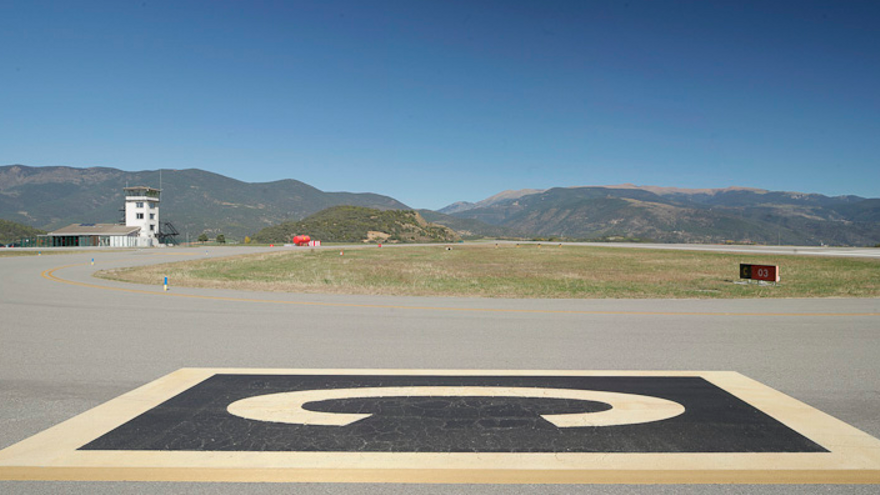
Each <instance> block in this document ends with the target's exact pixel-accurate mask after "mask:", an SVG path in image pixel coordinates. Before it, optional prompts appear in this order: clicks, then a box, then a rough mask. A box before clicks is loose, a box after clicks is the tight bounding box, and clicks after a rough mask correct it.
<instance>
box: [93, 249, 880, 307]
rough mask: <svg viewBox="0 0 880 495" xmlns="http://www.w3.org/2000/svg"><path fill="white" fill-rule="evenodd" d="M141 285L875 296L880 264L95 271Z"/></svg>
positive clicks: (643, 255) (423, 255)
mask: <svg viewBox="0 0 880 495" xmlns="http://www.w3.org/2000/svg"><path fill="white" fill-rule="evenodd" d="M740 262H746V263H760V264H778V265H780V266H781V274H782V283H781V284H780V285H778V286H759V285H751V286H745V285H739V284H737V283H735V282H736V281H738V273H739V272H738V268H739V263H740ZM99 276H101V277H105V278H110V279H114V280H122V281H129V282H136V283H142V284H160V283H161V282H162V280H163V279H164V277H166V276H167V277H169V279H170V280H171V281H172V284H173V285H177V286H189V287H206V288H231V289H240V290H258V291H283V292H304V293H331V294H383V295H422V296H477V297H512V298H742V297H878V296H880V261H878V260H872V259H837V258H819V257H806V256H765V255H741V254H724V253H709V252H702V253H701V252H682V251H666V250H642V249H621V248H614V247H584V246H567V245H566V246H561V247H559V246H557V245H544V246H541V247H537V246H535V245H522V246H521V247H514V246H509V245H504V246H503V247H501V248H498V249H495V248H494V247H493V246H491V245H466V246H456V247H455V249H453V250H451V251H448V250H446V249H445V248H444V247H443V246H430V247H399V248H393V249H392V248H382V249H379V248H364V249H356V250H347V251H346V253H345V256H339V252H338V251H335V250H307V249H301V250H293V251H283V252H273V253H264V254H254V255H242V256H235V257H228V258H221V259H210V260H198V261H186V262H181V263H173V264H165V265H154V266H148V267H138V268H130V269H124V270H113V271H105V272H100V274H99Z"/></svg>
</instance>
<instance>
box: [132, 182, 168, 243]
mask: <svg viewBox="0 0 880 495" xmlns="http://www.w3.org/2000/svg"><path fill="white" fill-rule="evenodd" d="M124 191H125V225H126V226H128V227H140V228H141V230H140V233H139V234H138V238H137V245H138V247H150V246H157V245H158V244H159V240H158V237H157V235H158V234H159V194H160V193H161V192H162V191H161V189H154V188H152V187H146V186H134V187H126V188H124Z"/></svg>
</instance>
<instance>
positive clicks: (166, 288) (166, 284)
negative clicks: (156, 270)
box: [165, 277, 168, 292]
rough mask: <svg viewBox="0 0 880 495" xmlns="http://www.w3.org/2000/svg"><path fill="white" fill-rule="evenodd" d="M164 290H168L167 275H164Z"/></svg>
mask: <svg viewBox="0 0 880 495" xmlns="http://www.w3.org/2000/svg"><path fill="white" fill-rule="evenodd" d="M165 292H168V277H165Z"/></svg>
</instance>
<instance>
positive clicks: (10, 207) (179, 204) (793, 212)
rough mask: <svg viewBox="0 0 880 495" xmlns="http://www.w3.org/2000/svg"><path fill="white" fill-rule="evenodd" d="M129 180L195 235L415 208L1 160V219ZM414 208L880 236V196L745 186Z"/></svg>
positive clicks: (383, 199) (465, 214) (652, 229)
mask: <svg viewBox="0 0 880 495" xmlns="http://www.w3.org/2000/svg"><path fill="white" fill-rule="evenodd" d="M160 176H161V178H160ZM128 185H131V186H136V185H145V186H151V187H161V189H162V203H161V215H160V219H161V220H162V221H171V222H172V223H173V224H174V225H175V227H176V228H177V229H178V230H179V231H180V232H181V233H183V234H184V235H186V234H189V235H190V236H191V238H193V239H194V238H195V237H196V236H197V235H198V234H200V233H202V232H206V233H208V234H209V235H211V236H213V235H216V234H221V233H222V234H224V235H225V236H227V237H228V238H233V239H235V238H237V239H243V238H244V237H245V236H253V235H254V234H255V233H257V232H258V231H260V230H262V229H263V228H265V227H270V226H275V225H279V224H281V223H284V222H291V221H298V220H302V219H304V218H305V217H308V216H310V215H312V214H314V213H317V212H319V211H321V210H324V209H326V208H329V207H332V206H341V205H349V206H360V207H366V208H375V209H379V210H402V209H410V208H409V207H408V206H407V205H405V204H403V203H401V202H400V201H397V200H395V199H394V198H391V197H388V196H382V195H379V194H373V193H348V192H325V191H321V190H319V189H316V188H314V187H312V186H310V185H308V184H305V183H303V182H299V181H296V180H292V179H287V180H280V181H275V182H266V183H248V182H242V181H238V180H235V179H231V178H229V177H224V176H222V175H218V174H215V173H211V172H206V171H203V170H198V169H185V170H171V169H163V170H161V171H158V170H153V171H140V172H126V171H122V170H117V169H113V168H100V167H96V168H85V169H83V168H71V167H27V166H24V165H8V166H2V167H0V219H4V220H11V221H15V222H18V223H21V224H25V225H29V226H31V227H35V228H39V229H44V230H53V229H57V228H60V227H63V226H66V225H69V224H71V223H80V222H90V223H116V222H118V221H119V219H120V217H121V215H120V212H119V210H120V208H122V206H123V203H124V196H123V191H122V188H123V187H125V186H128ZM419 213H420V215H421V216H422V217H424V219H425V220H427V221H428V222H432V223H436V224H440V225H444V226H447V227H449V228H451V229H453V230H455V231H457V232H458V233H459V234H461V235H462V236H463V237H466V238H473V237H482V236H486V237H523V238H533V237H539V238H566V239H579V240H619V239H643V240H653V241H658V242H700V243H718V242H743V243H746V242H754V243H768V244H776V243H782V244H799V245H818V244H828V245H858V246H863V245H872V246H873V245H876V244H878V243H880V199H866V198H862V197H858V196H835V197H829V196H824V195H821V194H806V193H798V192H782V191H768V190H764V189H754V188H743V187H731V188H725V189H682V188H674V187H655V186H636V185H633V184H621V185H615V186H585V187H558V188H552V189H523V190H516V191H504V192H501V193H499V194H496V195H494V196H491V197H489V198H486V199H484V200H482V201H478V202H475V203H471V202H463V201H460V202H456V203H453V204H451V205H449V206H447V207H445V208H442V209H440V210H438V211H436V212H434V211H430V210H419Z"/></svg>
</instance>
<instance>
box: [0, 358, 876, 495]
mask: <svg viewBox="0 0 880 495" xmlns="http://www.w3.org/2000/svg"><path fill="white" fill-rule="evenodd" d="M218 373H224V374H278V375H281V374H312V375H326V374H335V375H338V374H351V375H354V374H371V375H380V374H384V375H397V374H405V375H466V376H490V375H494V376H499V375H507V376H510V375H529V376H691V377H702V378H704V379H706V380H708V381H709V382H711V383H713V384H714V385H716V386H718V387H720V388H722V389H724V390H726V391H727V392H729V393H731V394H733V395H735V396H737V397H739V398H740V399H742V400H744V401H745V402H748V403H749V404H751V405H752V406H754V407H756V408H757V409H760V410H761V411H763V412H764V413H766V414H768V415H770V416H772V417H773V418H775V419H776V420H778V421H780V422H782V423H784V424H785V425H786V426H788V427H789V428H792V429H793V430H795V431H797V432H799V433H800V434H802V435H804V436H806V437H808V438H810V439H811V440H812V441H814V442H816V443H818V444H820V445H821V446H823V447H824V448H826V449H827V450H829V451H830V452H828V453H784V454H778V453H771V454H768V453H761V454H750V453H734V454H731V453H712V454H693V453H670V454H666V453H660V454H656V453H650V454H646V453H637V454H632V453H611V454H607V453H563V454H546V453H541V454H521V453H518V454H508V453H490V454H485V453H479V454H475V453H451V454H450V453H350V452H345V453H326V452H158V451H148V452H143V451H141V452H135V451H78V450H76V449H77V448H79V447H81V446H82V445H84V444H86V443H88V442H90V441H92V440H94V439H95V438H97V437H99V436H101V435H103V434H104V433H106V432H107V431H110V430H112V429H114V428H116V427H118V426H120V425H122V424H124V423H126V422H127V421H129V420H130V419H132V418H133V417H135V416H138V415H140V414H142V413H144V412H146V411H148V410H150V409H152V408H153V407H156V406H157V405H159V404H161V403H162V402H164V401H166V400H167V399H169V398H171V397H173V396H175V395H177V394H179V393H181V392H183V391H185V390H187V389H189V388H191V387H193V386H194V385H196V384H198V383H200V382H202V381H203V380H205V379H207V378H209V377H211V376H212V375H214V374H218ZM0 480H81V481H89V480H94V481H99V480H101V481H115V480H131V481H253V482H271V481H278V482H291V481H296V482H403V483H880V440H878V439H876V438H874V437H872V436H870V435H868V434H866V433H864V432H862V431H859V430H857V429H856V428H854V427H852V426H850V425H848V424H846V423H843V422H842V421H839V420H837V419H835V418H833V417H831V416H829V415H827V414H825V413H822V412H820V411H818V410H816V409H814V408H812V407H810V406H808V405H806V404H804V403H802V402H800V401H797V400H795V399H793V398H791V397H789V396H787V395H785V394H782V393H781V392H778V391H776V390H773V389H771V388H769V387H767V386H765V385H762V384H760V383H758V382H756V381H754V380H751V379H749V378H746V377H745V376H743V375H741V374H739V373H735V372H726V371H546V370H545V371H519V370H517V371H510V370H507V371H497V370H479V371H475V370H314V369H307V370H298V369H234V368H218V369H201V368H184V369H180V370H178V371H175V372H173V373H171V374H169V375H166V376H164V377H162V378H160V379H158V380H156V381H153V382H151V383H148V384H147V385H144V386H142V387H140V388H138V389H136V390H134V391H131V392H129V393H126V394H124V395H122V396H120V397H117V398H116V399H113V400H111V401H109V402H107V403H105V404H102V405H100V406H98V407H96V408H94V409H92V410H90V411H88V412H85V413H83V414H81V415H79V416H76V417H74V418H72V419H70V420H68V421H66V422H64V423H61V424H60V425H57V426H55V427H52V428H50V429H48V430H46V431H44V432H42V433H39V434H37V435H34V436H33V437H31V438H28V439H26V440H24V441H22V442H19V443H18V444H15V445H13V446H11V447H9V448H7V449H5V450H3V451H0Z"/></svg>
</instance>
